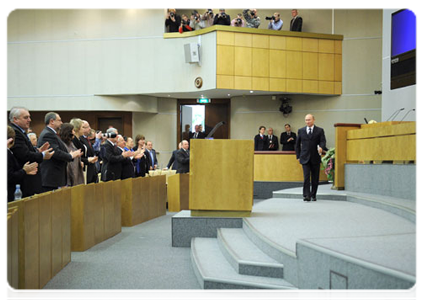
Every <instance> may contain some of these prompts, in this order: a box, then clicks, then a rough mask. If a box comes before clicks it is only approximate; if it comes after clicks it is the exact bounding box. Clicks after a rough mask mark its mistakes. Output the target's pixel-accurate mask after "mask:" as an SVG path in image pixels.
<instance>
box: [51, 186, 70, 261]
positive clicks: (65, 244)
mask: <svg viewBox="0 0 423 300" xmlns="http://www.w3.org/2000/svg"><path fill="white" fill-rule="evenodd" d="M56 195H57V194H56ZM59 195H60V200H61V202H62V213H61V216H62V220H61V221H62V268H64V267H65V266H66V265H67V264H68V263H70V261H71V211H72V196H71V189H70V188H69V189H61V190H60V194H59ZM53 201H56V202H57V200H56V199H55V200H53Z"/></svg>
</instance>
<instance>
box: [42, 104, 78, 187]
mask: <svg viewBox="0 0 423 300" xmlns="http://www.w3.org/2000/svg"><path fill="white" fill-rule="evenodd" d="M44 122H45V124H46V127H45V128H44V130H43V131H42V132H41V134H40V138H39V139H38V147H41V146H42V145H43V144H44V143H46V142H48V143H49V144H50V147H51V148H53V150H54V154H53V157H52V158H51V159H50V160H47V161H45V162H44V163H43V165H42V167H41V179H42V185H43V191H44V192H47V191H51V190H55V189H58V188H60V187H64V186H66V184H67V171H66V167H67V164H68V162H71V161H72V160H73V159H74V158H75V157H78V156H81V155H82V152H81V149H78V150H76V151H72V152H70V153H69V152H68V149H67V148H66V145H65V144H64V143H63V141H62V140H61V139H60V137H59V136H58V135H57V133H58V131H59V129H60V127H61V126H62V123H63V122H62V119H61V118H60V116H59V114H57V113H55V112H49V113H47V114H46V116H45V118H44Z"/></svg>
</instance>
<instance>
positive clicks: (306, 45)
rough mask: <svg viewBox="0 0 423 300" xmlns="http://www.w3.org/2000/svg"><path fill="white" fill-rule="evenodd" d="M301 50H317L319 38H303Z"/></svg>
mask: <svg viewBox="0 0 423 300" xmlns="http://www.w3.org/2000/svg"><path fill="white" fill-rule="evenodd" d="M303 51H304V52H319V40H318V39H307V38H304V39H303Z"/></svg>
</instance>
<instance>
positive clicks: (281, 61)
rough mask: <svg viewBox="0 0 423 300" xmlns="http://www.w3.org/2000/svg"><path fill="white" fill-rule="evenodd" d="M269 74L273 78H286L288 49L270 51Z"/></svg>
mask: <svg viewBox="0 0 423 300" xmlns="http://www.w3.org/2000/svg"><path fill="white" fill-rule="evenodd" d="M268 68H269V76H270V77H271V78H286V51H283V50H270V51H269V66H268Z"/></svg>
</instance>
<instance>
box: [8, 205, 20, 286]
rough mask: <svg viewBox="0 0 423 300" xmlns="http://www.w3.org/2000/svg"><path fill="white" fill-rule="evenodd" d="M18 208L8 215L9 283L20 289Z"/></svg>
mask: <svg viewBox="0 0 423 300" xmlns="http://www.w3.org/2000/svg"><path fill="white" fill-rule="evenodd" d="M18 214H19V213H18V208H17V207H14V208H9V209H8V213H7V281H8V282H9V285H10V286H11V287H12V288H14V289H17V288H18V287H19V242H18V239H19V216H18Z"/></svg>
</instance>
